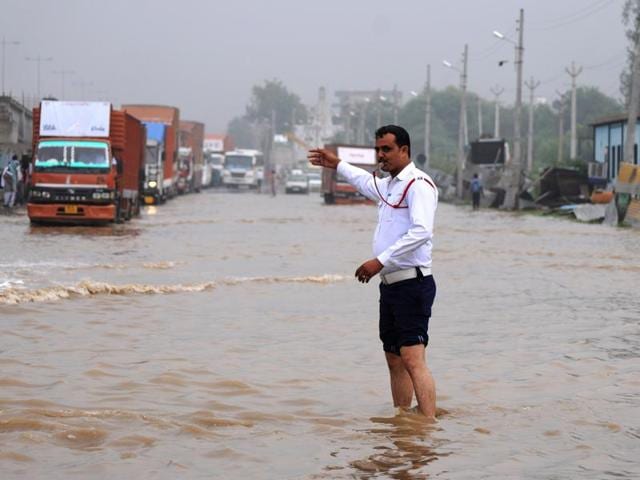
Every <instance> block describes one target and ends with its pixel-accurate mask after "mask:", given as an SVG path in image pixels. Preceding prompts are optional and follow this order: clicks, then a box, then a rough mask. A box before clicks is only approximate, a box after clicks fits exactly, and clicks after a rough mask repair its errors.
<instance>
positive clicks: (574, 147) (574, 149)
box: [565, 62, 582, 160]
mask: <svg viewBox="0 0 640 480" xmlns="http://www.w3.org/2000/svg"><path fill="white" fill-rule="evenodd" d="M565 70H566V72H567V73H568V74H569V75H570V76H571V150H570V155H569V157H570V158H571V160H573V159H574V158H576V156H577V155H578V138H577V135H576V110H577V109H576V78H578V75H580V73H582V67H579V68H576V64H575V62H571V70H569V69H568V68H567V69H565Z"/></svg>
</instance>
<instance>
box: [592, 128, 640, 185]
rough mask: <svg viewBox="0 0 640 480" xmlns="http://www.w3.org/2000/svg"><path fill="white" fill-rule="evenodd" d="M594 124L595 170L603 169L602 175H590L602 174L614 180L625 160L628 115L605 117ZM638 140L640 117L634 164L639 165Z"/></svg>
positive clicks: (637, 135)
mask: <svg viewBox="0 0 640 480" xmlns="http://www.w3.org/2000/svg"><path fill="white" fill-rule="evenodd" d="M592 126H593V149H594V152H593V160H594V162H595V165H594V166H595V167H596V168H595V170H598V167H599V169H600V170H601V171H600V172H599V173H600V174H601V175H596V174H595V172H593V170H594V169H593V168H592V169H591V170H592V171H590V172H589V176H590V177H591V176H602V177H604V178H606V179H607V181H608V182H613V181H614V180H615V179H616V178H617V176H618V172H619V171H620V164H621V163H622V162H623V160H624V158H623V157H624V142H625V137H626V133H627V116H626V115H616V116H610V117H604V118H602V119H599V120H597V121H596V122H594V123H593V124H592ZM638 141H640V118H638V123H636V144H635V146H634V154H633V157H634V158H633V164H634V165H638Z"/></svg>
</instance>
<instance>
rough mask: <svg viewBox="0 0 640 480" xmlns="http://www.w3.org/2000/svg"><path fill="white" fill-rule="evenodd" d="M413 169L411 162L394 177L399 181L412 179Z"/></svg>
mask: <svg viewBox="0 0 640 480" xmlns="http://www.w3.org/2000/svg"><path fill="white" fill-rule="evenodd" d="M415 168H416V166H415V165H414V164H413V162H409V163H408V164H407V166H406V167H404V168H403V169H402V170H401V171H400V173H399V174H398V175H396V178H397V179H398V180H400V181H404V180H408V179H409V178H411V177H412V173H413V171H414V170H415Z"/></svg>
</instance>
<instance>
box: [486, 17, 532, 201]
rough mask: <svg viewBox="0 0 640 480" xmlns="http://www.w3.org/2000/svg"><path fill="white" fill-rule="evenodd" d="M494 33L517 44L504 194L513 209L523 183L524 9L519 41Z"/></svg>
mask: <svg viewBox="0 0 640 480" xmlns="http://www.w3.org/2000/svg"><path fill="white" fill-rule="evenodd" d="M493 34H494V35H495V36H496V37H498V38H500V39H504V40H507V41H509V42H511V43H514V44H515V46H516V61H515V64H516V103H515V108H514V112H513V116H514V119H513V158H512V159H511V166H510V167H509V170H508V173H507V175H508V176H507V180H508V181H507V185H506V191H505V195H504V203H503V205H502V206H503V207H504V208H507V209H510V210H513V209H516V208H518V197H519V194H520V185H521V183H522V118H521V116H522V64H523V62H524V46H523V37H524V9H522V8H521V9H520V18H519V19H518V42H517V43H515V42H513V41H512V40H509V39H507V38H506V37H505V36H504V35H502V34H501V33H500V32H496V31H494V32H493Z"/></svg>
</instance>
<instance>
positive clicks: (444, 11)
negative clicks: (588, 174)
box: [0, 0, 627, 133]
mask: <svg viewBox="0 0 640 480" xmlns="http://www.w3.org/2000/svg"><path fill="white" fill-rule="evenodd" d="M623 3H624V0H562V1H557V0H556V1H551V0H523V1H510V0H483V1H470V0H467V1H464V0H448V1H445V0H431V1H427V0H423V1H420V0H400V1H396V2H388V1H387V2H383V1H380V0H367V1H364V0H363V1H357V0H355V1H346V0H342V1H336V0H325V1H322V2H301V1H293V0H274V1H272V2H259V1H257V0H235V1H233V2H221V1H196V0H184V1H181V2H175V1H174V2H169V1H167V0H156V1H150V0H129V1H124V0H111V1H109V2H104V1H101V2H98V1H94V0H85V1H81V0H58V1H45V0H3V1H2V3H1V4H0V5H1V6H0V12H1V15H0V38H2V37H4V38H5V39H6V40H7V41H19V42H20V45H7V46H6V55H5V64H6V76H5V84H6V90H7V92H11V93H12V94H13V95H14V96H15V97H18V98H19V97H20V96H21V95H22V94H25V95H27V96H33V95H35V92H36V89H37V81H36V65H35V62H32V61H26V60H25V57H32V58H33V57H37V56H38V55H41V56H42V57H52V58H53V60H52V61H50V62H46V63H42V65H41V87H40V89H41V93H42V94H43V95H52V96H55V97H60V96H61V92H62V87H63V86H62V81H63V80H64V82H65V84H64V91H65V98H64V99H65V100H97V99H103V100H109V101H111V102H112V103H114V104H115V105H116V106H118V105H120V104H124V103H153V104H166V105H174V106H177V107H179V108H180V110H181V118H183V119H187V120H196V121H201V122H204V123H205V124H206V130H207V132H208V133H214V132H224V131H226V127H227V124H228V122H229V121H230V120H231V119H232V118H233V117H235V116H238V115H242V114H243V113H244V111H245V106H246V104H247V103H248V102H249V99H250V95H251V88H252V86H253V85H256V84H262V83H263V82H264V80H266V79H279V80H281V81H282V82H283V83H284V85H285V86H286V87H287V88H288V89H289V90H290V91H292V92H294V93H296V94H298V95H299V96H300V97H301V99H302V101H303V102H304V103H305V104H307V105H313V104H314V103H315V102H316V98H317V92H318V88H319V87H321V86H324V87H326V88H327V90H328V93H329V96H330V98H332V95H333V92H335V91H336V90H351V89H353V90H374V89H377V88H380V89H392V88H393V86H394V84H397V85H398V88H399V89H400V90H401V91H402V92H403V94H404V99H405V101H406V100H407V99H408V98H409V92H410V91H412V90H413V91H418V92H419V91H421V90H422V89H423V87H424V83H425V75H426V65H427V64H431V72H432V85H433V87H434V88H437V89H441V88H444V87H446V86H448V85H455V86H457V85H458V84H459V74H458V72H456V71H454V70H452V69H448V68H446V67H444V66H443V65H442V61H443V60H445V59H446V60H449V61H450V62H451V63H452V64H454V66H455V65H459V62H460V58H461V54H462V50H463V47H464V44H465V43H468V44H469V83H468V88H469V90H470V91H472V92H477V93H478V94H480V95H481V96H482V97H484V98H486V99H492V98H493V95H492V94H491V92H490V88H491V87H493V86H495V85H500V86H502V87H504V88H505V92H504V94H503V95H502V97H501V100H502V102H503V103H505V104H511V103H513V101H514V97H515V71H514V68H513V60H514V46H513V44H511V43H509V42H508V41H505V40H499V39H497V38H496V37H494V36H493V35H492V31H493V30H498V31H500V32H502V33H504V34H505V35H506V36H507V37H510V38H511V39H515V38H516V31H515V30H516V18H517V16H518V11H519V9H520V8H524V10H525V24H524V45H525V53H524V77H525V79H528V78H529V77H531V76H534V77H535V78H536V79H537V80H540V81H542V82H543V83H542V84H541V85H540V87H539V88H538V90H537V91H536V96H538V97H546V98H547V99H549V100H553V99H554V98H556V96H557V95H556V93H555V92H556V91H557V90H566V89H568V88H569V85H570V78H569V76H568V75H567V74H566V72H565V68H566V67H567V66H569V65H570V64H571V62H572V61H574V62H575V63H576V65H579V66H583V68H584V71H583V73H582V74H581V75H580V76H579V78H578V85H584V86H594V87H598V88H599V89H600V90H601V91H602V92H603V93H605V94H607V95H609V96H614V97H615V98H620V94H619V76H620V72H621V71H622V69H623V68H624V65H625V63H626V49H627V40H626V38H625V36H624V28H623V25H622V19H621V12H622V6H623ZM500 60H507V61H508V62H507V63H506V64H504V65H503V66H502V67H499V66H498V62H499V61H500ZM63 70H68V71H72V72H73V73H72V74H69V75H66V76H64V79H63V78H61V77H62V76H61V75H56V74H55V73H53V72H55V71H63ZM83 97H84V98H83ZM526 98H528V97H526Z"/></svg>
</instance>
